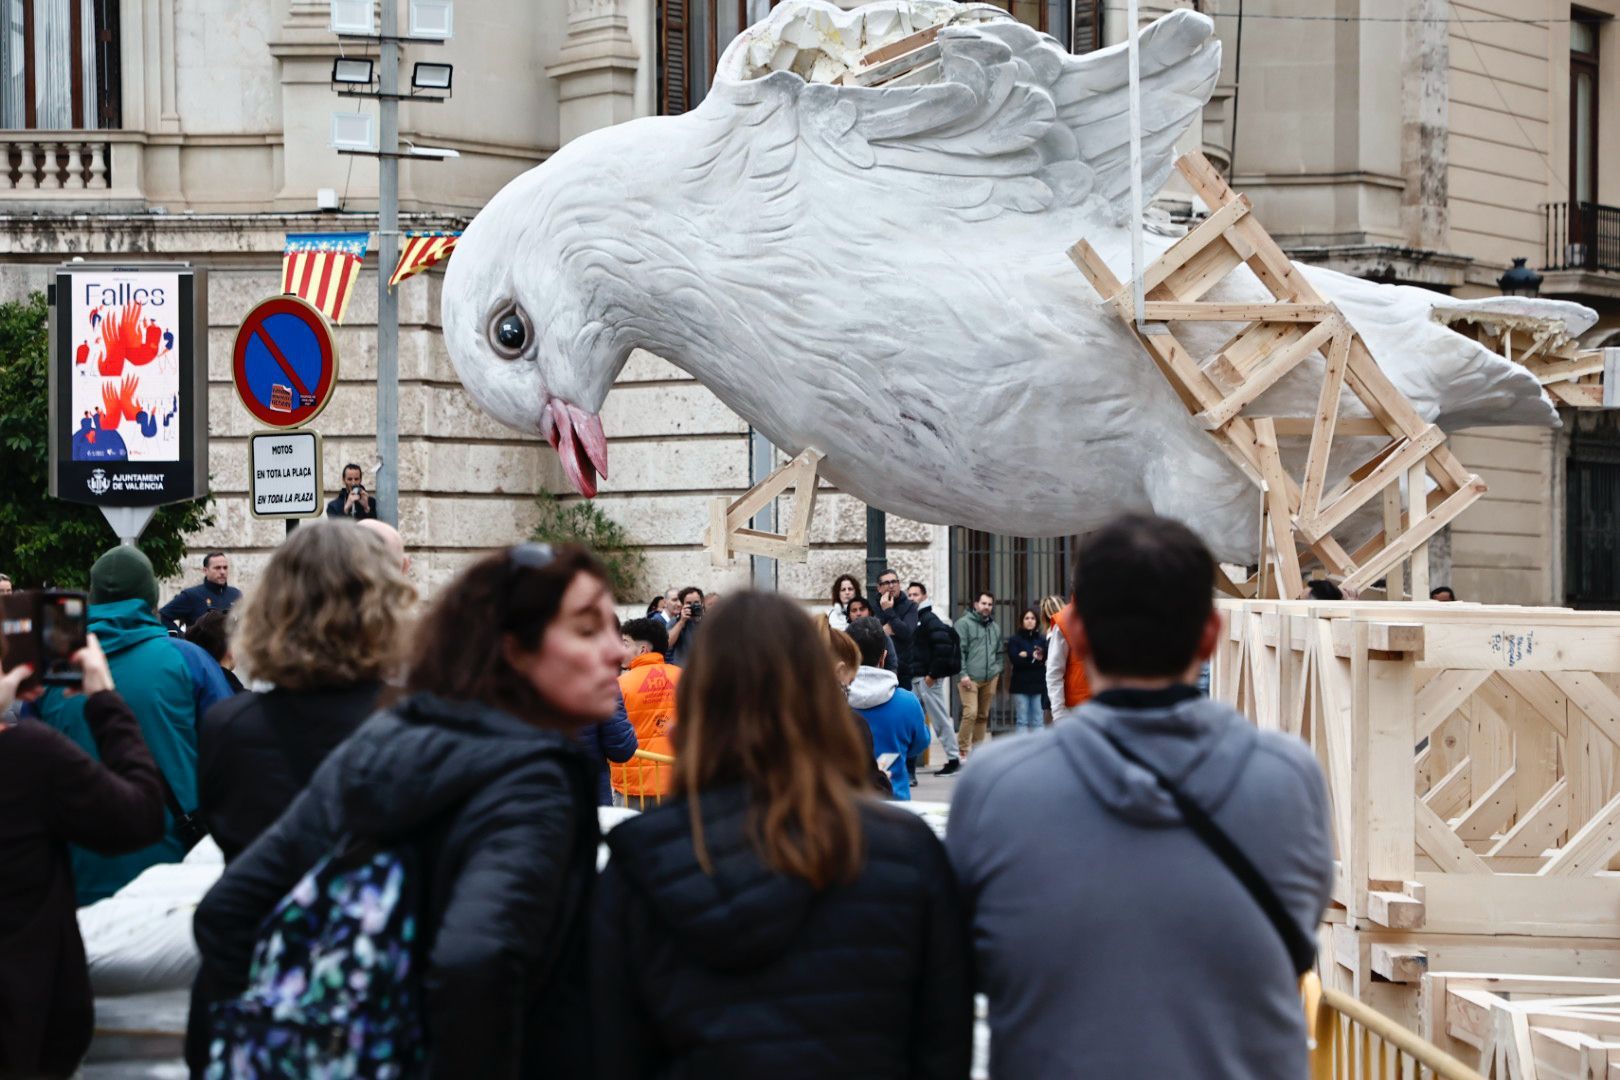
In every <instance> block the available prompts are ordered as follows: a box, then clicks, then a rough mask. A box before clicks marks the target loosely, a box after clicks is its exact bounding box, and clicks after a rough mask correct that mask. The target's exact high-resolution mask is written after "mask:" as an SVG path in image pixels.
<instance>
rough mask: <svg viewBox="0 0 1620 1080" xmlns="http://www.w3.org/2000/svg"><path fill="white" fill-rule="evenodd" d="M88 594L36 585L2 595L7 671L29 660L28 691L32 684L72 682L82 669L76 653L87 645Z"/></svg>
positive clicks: (1, 659) (0, 661) (1, 657)
mask: <svg viewBox="0 0 1620 1080" xmlns="http://www.w3.org/2000/svg"><path fill="white" fill-rule="evenodd" d="M88 611H89V601H88V598H87V597H86V596H85V594H84V593H82V592H72V591H69V590H65V589H32V590H26V591H23V592H14V593H10V594H8V595H5V596H0V633H3V634H4V636H5V651H4V653H3V654H0V668H3V669H4V670H5V671H11V670H12V669H14V668H16V667H19V666H20V665H22V664H27V665H29V666H30V667H32V668H33V669H34V673H33V674H32V675H30V676H29V677H28V679H27V681H26V682H24V683H23V687H22V688H23V689H27V688H29V687H31V686H38V685H41V684H43V685H45V686H73V687H77V686H78V685H79V684H80V683H81V682H82V681H83V678H84V676H83V673H82V672H81V671H80V670H79V667H78V665H77V664H75V663H74V662H73V657H74V656H75V654H77V653H78V651H79V650H80V649H82V648H84V646H85V641H86V637H85V633H86V629H87V627H86V622H87V617H88Z"/></svg>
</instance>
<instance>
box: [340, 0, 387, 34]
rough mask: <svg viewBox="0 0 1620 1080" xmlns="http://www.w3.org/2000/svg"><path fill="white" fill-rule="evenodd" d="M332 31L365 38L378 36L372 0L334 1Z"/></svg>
mask: <svg viewBox="0 0 1620 1080" xmlns="http://www.w3.org/2000/svg"><path fill="white" fill-rule="evenodd" d="M331 31H332V33H334V34H346V35H351V36H354V35H360V36H365V37H371V36H372V35H374V34H376V33H377V20H376V11H375V9H374V8H373V7H372V2H371V0H332V22H331Z"/></svg>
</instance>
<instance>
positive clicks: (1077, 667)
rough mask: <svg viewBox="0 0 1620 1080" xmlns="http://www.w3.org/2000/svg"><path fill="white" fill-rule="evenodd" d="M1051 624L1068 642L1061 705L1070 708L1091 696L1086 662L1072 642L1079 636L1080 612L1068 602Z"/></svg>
mask: <svg viewBox="0 0 1620 1080" xmlns="http://www.w3.org/2000/svg"><path fill="white" fill-rule="evenodd" d="M1052 624H1053V625H1054V626H1056V627H1057V628H1058V633H1060V634H1062V635H1063V640H1064V641H1065V642H1067V643H1068V646H1069V657H1068V663H1067V664H1065V665H1064V668H1063V707H1064V708H1065V709H1072V708H1074V707H1075V706H1076V705H1078V704H1080V703H1081V702H1082V701H1085V700H1086V699H1087V698H1089V697H1091V682H1090V681H1089V680H1088V679H1087V678H1086V662H1085V661H1084V660H1082V659H1080V657H1079V656H1077V655H1076V654H1075V651H1074V643H1075V642H1076V641H1077V640H1079V637H1080V613H1079V612H1078V611H1076V610H1074V604H1073V603H1068V604H1065V605H1063V608H1062V609H1061V610H1060V611H1059V612H1058V613H1057V615H1056V616H1055V617H1054V618H1053V619H1052Z"/></svg>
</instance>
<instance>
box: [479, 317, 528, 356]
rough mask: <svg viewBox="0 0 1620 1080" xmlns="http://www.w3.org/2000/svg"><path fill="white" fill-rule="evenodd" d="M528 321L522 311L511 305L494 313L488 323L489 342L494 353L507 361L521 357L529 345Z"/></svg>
mask: <svg viewBox="0 0 1620 1080" xmlns="http://www.w3.org/2000/svg"><path fill="white" fill-rule="evenodd" d="M529 336H530V335H529V320H528V318H527V317H526V316H525V315H524V314H523V309H522V308H520V307H517V306H516V305H512V306H510V307H505V308H501V309H500V310H498V311H496V313H495V317H494V318H492V319H490V321H489V340H490V343H491V344H492V345H494V347H495V351H496V352H497V353H499V354H500V355H502V356H504V357H506V358H507V359H508V360H515V359H516V358H517V357H518V356H520V355H522V353H523V350H524V348H525V346H527V345H528V344H529Z"/></svg>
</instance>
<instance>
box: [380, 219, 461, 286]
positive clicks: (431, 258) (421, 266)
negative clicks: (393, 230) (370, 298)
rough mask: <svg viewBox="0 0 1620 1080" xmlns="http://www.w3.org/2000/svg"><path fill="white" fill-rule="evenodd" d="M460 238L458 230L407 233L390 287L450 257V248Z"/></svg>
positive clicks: (389, 280) (389, 282) (390, 280)
mask: <svg viewBox="0 0 1620 1080" xmlns="http://www.w3.org/2000/svg"><path fill="white" fill-rule="evenodd" d="M460 238H461V234H460V233H458V232H408V233H406V234H405V246H404V247H402V248H401V249H400V251H399V265H398V266H396V267H394V276H393V277H391V278H389V279H388V287H389V288H390V289H392V288H393V287H394V286H395V285H398V284H399V283H400V282H402V281H404V280H405V279H406V278H408V277H410V276H411V275H412V274H420V273H421V272H422V271H424V270H426V269H427V268H428V267H430V266H432V265H433V264H434V263H436V262H440V261H441V260H443V259H445V258H448V257H449V255H450V249H451V248H453V247H455V246H456V241H457V240H459V239H460Z"/></svg>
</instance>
